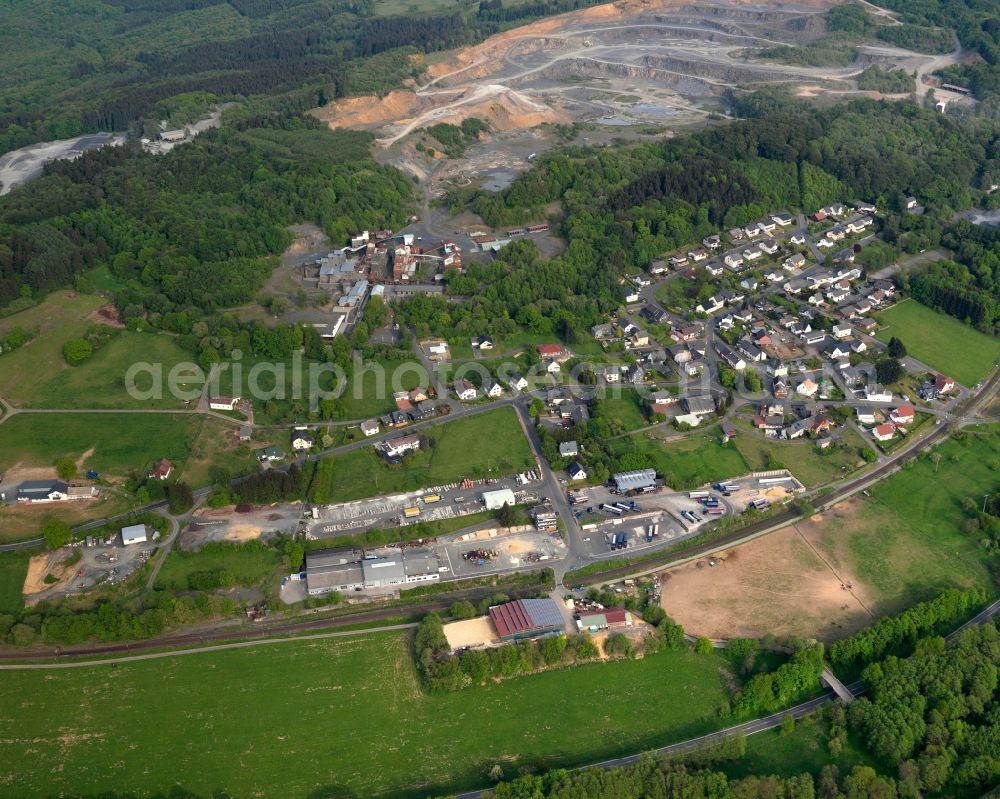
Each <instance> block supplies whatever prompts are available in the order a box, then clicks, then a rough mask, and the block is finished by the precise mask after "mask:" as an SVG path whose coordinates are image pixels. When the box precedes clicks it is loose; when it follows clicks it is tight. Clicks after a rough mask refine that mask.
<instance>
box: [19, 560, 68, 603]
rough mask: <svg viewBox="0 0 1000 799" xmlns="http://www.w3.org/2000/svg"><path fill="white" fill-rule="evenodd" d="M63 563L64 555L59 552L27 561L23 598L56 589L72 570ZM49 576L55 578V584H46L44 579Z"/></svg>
mask: <svg viewBox="0 0 1000 799" xmlns="http://www.w3.org/2000/svg"><path fill="white" fill-rule="evenodd" d="M65 561H66V553H65V552H64V551H61V550H58V551H56V552H46V553H45V554H44V555H35V556H34V557H32V558H31V560H29V561H28V573H27V574H26V575H25V577H24V588H23V589H22V593H23V594H24V595H25V596H32V595H33V594H40V593H42V592H43V591H51V590H52V589H53V588H58V587H59V585H60V584H61V583H63V582H64V581H65V580H66V578H68V577H69V576H70V575H72V573H73V568H72V567H71V566H67V565H66V562H65ZM49 574H51V575H52V576H53V577H55V578H56V580H57V582H50V583H46V582H45V577H46V576H47V575H49Z"/></svg>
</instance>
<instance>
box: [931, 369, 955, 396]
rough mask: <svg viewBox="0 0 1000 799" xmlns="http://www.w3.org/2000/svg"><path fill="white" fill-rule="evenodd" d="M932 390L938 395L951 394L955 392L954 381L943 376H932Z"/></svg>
mask: <svg viewBox="0 0 1000 799" xmlns="http://www.w3.org/2000/svg"><path fill="white" fill-rule="evenodd" d="M934 390H935V391H936V392H937V393H938V394H939V395H941V394H951V392H953V391H954V390H955V381H954V380H953V379H952V378H950V377H947V376H945V375H940V374H938V375H934Z"/></svg>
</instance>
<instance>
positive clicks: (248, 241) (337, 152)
mask: <svg viewBox="0 0 1000 799" xmlns="http://www.w3.org/2000/svg"><path fill="white" fill-rule="evenodd" d="M367 141H368V139H367V137H366V136H365V135H363V134H362V135H357V134H350V133H345V132H339V133H334V132H332V131H329V130H327V129H326V128H325V127H324V126H322V125H321V124H320V123H319V122H317V121H315V120H309V119H308V118H304V117H291V116H270V117H256V118H253V119H248V120H244V122H243V123H241V124H240V125H239V126H238V127H237V129H227V128H224V129H221V130H217V131H211V132H209V133H206V134H204V135H203V136H201V137H199V139H198V140H197V141H196V142H194V143H192V144H189V145H186V146H183V147H178V148H176V149H175V150H173V151H172V152H170V153H169V154H167V155H164V156H152V155H148V154H146V153H143V152H141V151H139V150H138V149H137V148H133V147H115V148H104V149H102V150H98V151H92V152H89V153H86V154H85V155H84V156H82V157H81V158H78V159H76V160H74V161H60V162H53V163H51V164H50V165H49V166H48V167H47V169H46V172H45V174H44V175H43V176H42V177H41V178H39V179H37V180H36V181H34V182H32V183H31V185H30V186H29V187H25V188H23V189H17V190H15V191H13V192H11V194H10V195H8V196H7V197H5V198H4V200H3V202H2V203H0V303H3V302H7V301H10V300H12V299H14V298H16V297H18V296H20V294H21V291H22V288H24V287H26V288H27V290H29V291H31V292H44V291H47V290H50V289H52V288H55V287H57V286H62V285H66V284H67V283H72V281H73V278H74V277H75V276H76V275H77V274H79V273H80V272H82V271H84V270H85V269H87V268H88V267H90V266H92V265H94V264H96V263H105V264H107V265H108V266H109V267H110V268H111V271H112V272H113V273H114V274H115V276H116V277H117V278H118V279H119V280H120V281H121V282H122V283H124V284H126V290H125V291H123V292H122V293H121V295H120V298H119V299H120V305H121V307H122V308H125V307H127V306H128V305H139V306H142V307H143V308H144V309H145V310H146V311H155V312H157V313H164V312H168V311H172V310H176V309H181V308H200V309H213V308H218V307H226V306H231V305H237V304H240V303H243V302H246V301H247V300H249V299H252V298H253V296H254V295H255V293H256V291H257V290H258V289H259V288H260V287H261V285H263V282H264V281H265V280H266V279H267V277H268V276H269V275H270V272H271V269H272V268H273V265H274V263H273V261H272V260H271V258H270V257H271V256H274V255H276V254H278V253H280V252H281V251H282V250H283V249H284V248H285V247H286V246H287V244H288V243H289V233H288V231H287V229H286V227H287V225H289V224H291V223H293V222H299V221H304V220H312V221H315V222H317V223H318V224H320V225H321V226H323V227H324V228H325V229H326V230H327V232H328V233H330V235H331V236H332V237H333V239H334V240H336V241H339V240H342V239H344V238H345V237H346V236H347V235H348V233H350V232H352V231H354V230H356V229H361V228H364V227H371V228H380V227H394V226H398V225H399V224H401V223H402V221H403V219H404V218H405V215H406V213H405V212H406V209H407V207H408V204H409V202H410V198H411V193H412V188H411V184H410V182H409V181H407V180H406V178H405V177H404V176H403V175H402V174H401V173H399V172H397V171H396V170H394V169H391V168H388V167H382V166H379V165H377V164H375V163H374V162H373V161H371V160H369V159H368V158H366V157H362V158H360V159H358V160H352V161H348V160H347V159H352V158H356V157H357V156H358V155H359V154H361V153H363V152H364V151H365V146H366V144H367ZM237 208H238V209H239V210H238V211H237V210H235V209H237Z"/></svg>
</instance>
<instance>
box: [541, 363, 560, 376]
mask: <svg viewBox="0 0 1000 799" xmlns="http://www.w3.org/2000/svg"><path fill="white" fill-rule="evenodd" d="M561 371H562V367H561V366H560V365H559V361H548V362H547V363H546V364H545V372H546V374H550V375H555V374H559V372H561Z"/></svg>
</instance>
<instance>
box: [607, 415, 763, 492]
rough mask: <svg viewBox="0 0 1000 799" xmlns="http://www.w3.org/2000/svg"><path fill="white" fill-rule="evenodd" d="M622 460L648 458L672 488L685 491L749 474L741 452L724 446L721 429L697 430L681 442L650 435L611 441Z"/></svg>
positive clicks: (637, 434) (637, 435)
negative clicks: (632, 454)
mask: <svg viewBox="0 0 1000 799" xmlns="http://www.w3.org/2000/svg"><path fill="white" fill-rule="evenodd" d="M611 450H612V452H613V453H614V454H615V455H617V456H619V457H621V456H622V455H624V454H626V453H629V452H638V453H643V454H645V455H647V456H648V457H649V458H650V460H651V461H652V463H653V467H654V468H655V469H656V471H657V472H659V473H660V474H661V475H663V477H664V479H665V480H666V482H667V485H669V486H670V487H671V488H673V489H675V490H678V491H680V490H684V489H688V488H694V487H695V486H700V485H703V484H704V483H710V482H714V481H716V480H723V479H726V478H729V477H739V476H740V475H741V474H746V472H747V471H748V468H747V463H746V461H745V460H744V459H743V456H742V455H741V454H740V451H739V450H738V449H737V448H736V447H734V446H733V445H732V444H731V443H730V444H722V443H721V432H720V430H719V427H718V426H713V427H711V428H708V429H705V430H696V431H694V432H692V433H690V434H688V435H687V436H686V437H685V438H684V439H682V440H680V441H668V442H665V443H664V442H662V441H661V440H660V438H658V437H657V436H655V435H653V434H650V433H636V434H635V435H632V436H627V437H625V438H619V439H616V440H615V441H612V442H611Z"/></svg>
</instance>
